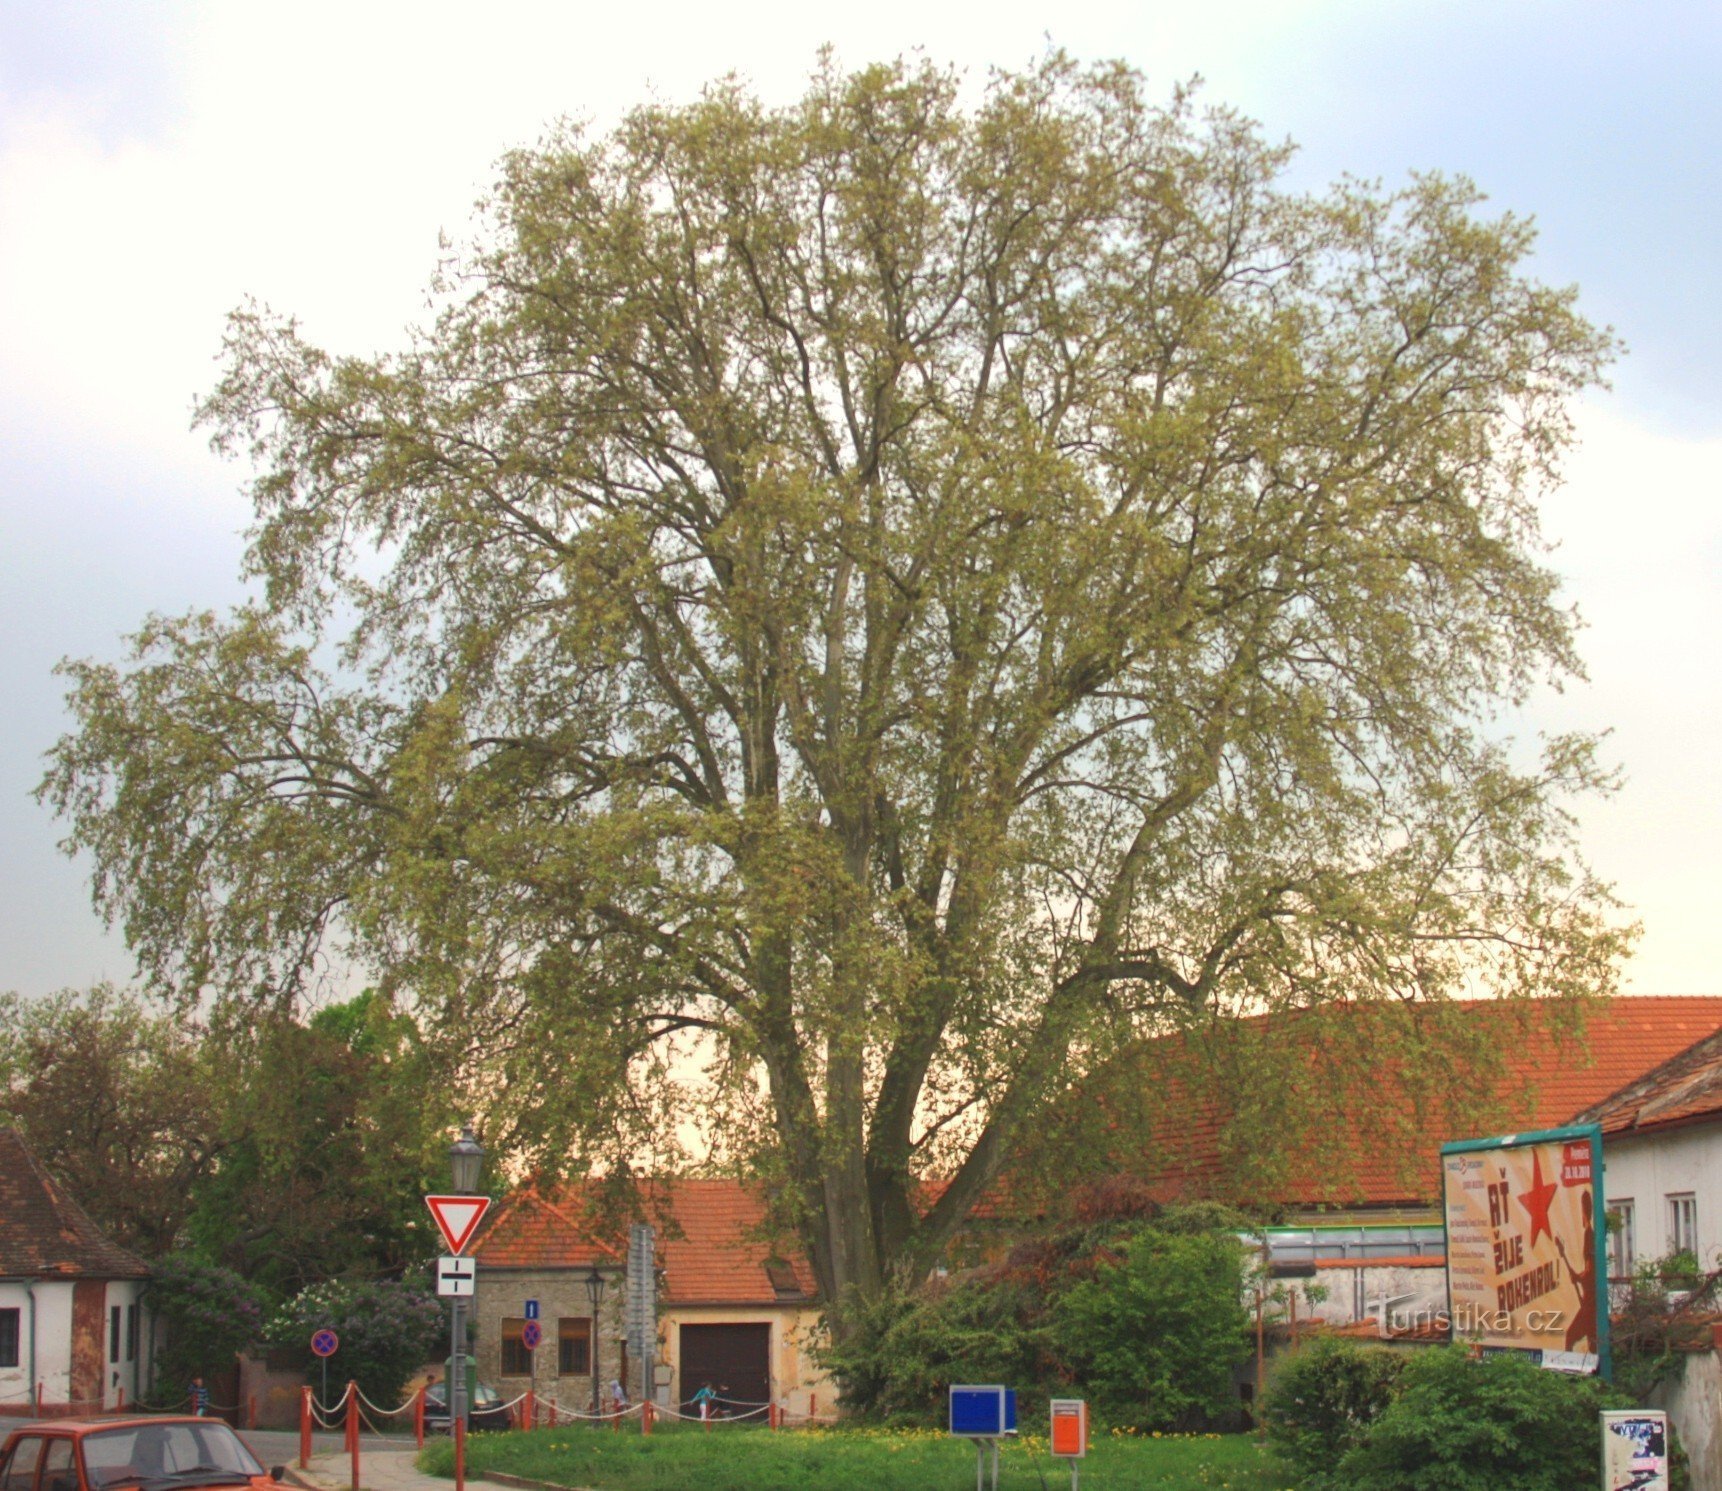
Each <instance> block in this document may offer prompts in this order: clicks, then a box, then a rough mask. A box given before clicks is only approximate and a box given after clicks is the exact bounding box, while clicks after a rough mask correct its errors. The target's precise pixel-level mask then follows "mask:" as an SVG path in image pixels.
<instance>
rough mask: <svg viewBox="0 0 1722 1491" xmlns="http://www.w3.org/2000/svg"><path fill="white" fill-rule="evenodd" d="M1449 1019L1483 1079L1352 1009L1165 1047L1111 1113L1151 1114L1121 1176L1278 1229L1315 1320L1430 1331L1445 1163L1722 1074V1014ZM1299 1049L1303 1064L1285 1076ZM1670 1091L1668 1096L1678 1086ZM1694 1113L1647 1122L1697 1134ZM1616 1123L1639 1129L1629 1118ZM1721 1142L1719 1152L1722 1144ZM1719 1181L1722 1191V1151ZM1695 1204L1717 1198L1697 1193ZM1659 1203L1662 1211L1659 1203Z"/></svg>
mask: <svg viewBox="0 0 1722 1491" xmlns="http://www.w3.org/2000/svg"><path fill="white" fill-rule="evenodd" d="M1575 1015H1576V1018H1575ZM1437 1017H1438V1018H1441V1017H1444V1018H1447V1019H1451V1020H1454V1021H1457V1022H1458V1024H1457V1027H1456V1028H1457V1030H1458V1032H1459V1034H1460V1035H1461V1036H1462V1037H1463V1039H1464V1040H1468V1041H1469V1042H1470V1043H1471V1046H1472V1049H1474V1050H1475V1051H1476V1052H1478V1053H1480V1054H1479V1059H1478V1060H1477V1061H1476V1062H1475V1063H1472V1062H1467V1061H1464V1060H1463V1059H1461V1060H1460V1062H1459V1063H1458V1065H1457V1066H1456V1067H1455V1068H1454V1069H1452V1070H1439V1071H1433V1072H1431V1071H1428V1070H1422V1069H1419V1068H1417V1067H1416V1066H1415V1065H1414V1064H1413V1063H1410V1062H1407V1061H1404V1060H1401V1059H1400V1057H1399V1056H1398V1054H1397V1052H1398V1050H1399V1046H1398V1044H1397V1042H1396V1039H1395V1036H1396V1033H1399V1032H1400V1031H1402V1029H1403V1025H1404V1022H1406V1021H1410V1020H1415V1019H1417V1018H1420V1016H1419V1013H1418V1011H1417V1010H1416V1008H1415V1007H1412V1008H1411V1009H1409V1010H1407V1009H1400V1008H1394V1007H1388V1008H1383V1007H1379V1006H1373V1005H1356V1006H1349V1007H1337V1008H1333V1009H1329V1010H1326V1011H1322V1012H1319V1014H1310V1015H1303V1014H1300V1015H1293V1016H1276V1017H1267V1018H1264V1019H1260V1020H1252V1021H1241V1022H1234V1024H1233V1025H1232V1026H1231V1027H1230V1028H1227V1029H1223V1030H1220V1031H1218V1032H1217V1033H1216V1035H1215V1038H1214V1039H1213V1040H1212V1041H1211V1042H1206V1043H1204V1042H1203V1041H1202V1040H1200V1039H1199V1038H1198V1039H1192V1040H1185V1039H1184V1038H1181V1037H1180V1038H1173V1039H1169V1040H1166V1041H1161V1042H1149V1043H1147V1045H1146V1047H1144V1048H1143V1049H1142V1051H1141V1052H1140V1053H1138V1056H1137V1058H1136V1059H1137V1060H1138V1061H1139V1065H1138V1066H1137V1067H1136V1068H1135V1077H1134V1080H1133V1081H1131V1082H1126V1083H1118V1082H1117V1081H1116V1080H1115V1081H1113V1082H1112V1083H1110V1084H1109V1090H1110V1091H1111V1092H1114V1093H1116V1092H1118V1091H1119V1090H1121V1089H1122V1090H1123V1091H1124V1092H1125V1093H1126V1094H1127V1095H1128V1094H1129V1093H1131V1092H1137V1093H1140V1094H1142V1095H1143V1096H1142V1099H1141V1102H1142V1106H1141V1107H1140V1108H1139V1109H1138V1110H1137V1112H1135V1113H1134V1114H1129V1115H1114V1117H1113V1118H1112V1120H1111V1123H1112V1127H1111V1129H1110V1132H1109V1135H1108V1139H1109V1147H1110V1150H1111V1157H1112V1161H1113V1163H1114V1164H1115V1165H1116V1166H1117V1167H1118V1169H1119V1171H1120V1172H1121V1173H1125V1174H1133V1175H1134V1176H1135V1177H1136V1178H1137V1179H1138V1181H1139V1182H1140V1183H1141V1185H1142V1186H1143V1187H1144V1188H1145V1189H1146V1190H1147V1191H1148V1192H1149V1193H1150V1194H1151V1195H1152V1196H1153V1197H1154V1198H1155V1199H1157V1200H1159V1201H1161V1202H1179V1201H1196V1200H1220V1201H1227V1202H1231V1203H1234V1204H1237V1205H1241V1206H1244V1207H1246V1208H1248V1209H1250V1210H1252V1211H1254V1212H1256V1213H1257V1214H1261V1213H1266V1214H1268V1215H1270V1216H1273V1217H1275V1219H1276V1220H1275V1222H1274V1224H1273V1225H1270V1226H1268V1227H1266V1229H1265V1236H1266V1241H1267V1244H1268V1249H1269V1258H1270V1261H1271V1263H1272V1264H1273V1265H1274V1267H1275V1268H1276V1270H1277V1271H1279V1272H1281V1273H1290V1272H1293V1271H1296V1272H1298V1273H1301V1274H1306V1275H1308V1277H1307V1279H1306V1280H1304V1281H1300V1282H1296V1283H1293V1282H1292V1281H1290V1280H1288V1281H1287V1285H1288V1287H1289V1288H1291V1289H1292V1290H1293V1292H1295V1293H1297V1294H1298V1296H1299V1310H1300V1313H1303V1314H1305V1315H1307V1316H1314V1317H1319V1318H1322V1319H1325V1320H1326V1321H1328V1322H1329V1323H1330V1324H1335V1325H1340V1324H1348V1323H1351V1322H1355V1321H1358V1320H1360V1319H1366V1318H1370V1317H1374V1318H1375V1319H1376V1320H1378V1321H1381V1322H1386V1321H1388V1320H1392V1319H1397V1320H1400V1321H1403V1322H1407V1323H1409V1324H1410V1325H1412V1326H1415V1325H1416V1324H1418V1323H1419V1322H1420V1321H1421V1320H1423V1319H1425V1318H1432V1317H1434V1316H1435V1315H1436V1314H1438V1313H1439V1312H1440V1311H1441V1310H1442V1309H1444V1307H1445V1302H1446V1301H1445V1273H1444V1265H1445V1261H1446V1259H1445V1241H1444V1233H1443V1229H1442V1224H1441V1214H1440V1205H1439V1203H1440V1195H1441V1186H1440V1162H1439V1154H1440V1147H1441V1145H1442V1144H1443V1143H1445V1142H1447V1141H1449V1140H1454V1139H1465V1138H1475V1137H1481V1136H1484V1135H1488V1134H1496V1133H1511V1132H1522V1131H1526V1130H1531V1129H1547V1128H1555V1127H1559V1126H1561V1125H1563V1124H1566V1123H1570V1122H1572V1121H1574V1118H1575V1115H1579V1114H1583V1113H1586V1112H1588V1111H1590V1110H1592V1109H1593V1108H1594V1107H1595V1106H1596V1105H1598V1104H1599V1103H1601V1102H1602V1101H1603V1100H1604V1099H1607V1098H1610V1097H1611V1096H1612V1095H1616V1094H1620V1093H1622V1091H1623V1089H1624V1090H1625V1091H1627V1092H1632V1091H1635V1090H1636V1086H1635V1084H1639V1083H1641V1081H1648V1079H1649V1077H1651V1076H1653V1075H1654V1074H1655V1073H1657V1072H1658V1071H1659V1070H1661V1069H1662V1068H1663V1065H1664V1063H1670V1062H1671V1059H1672V1058H1676V1057H1679V1056H1681V1053H1685V1052H1688V1048H1692V1047H1694V1043H1698V1044H1699V1046H1700V1047H1702V1048H1703V1049H1704V1050H1706V1051H1709V1052H1710V1053H1711V1054H1712V1055H1713V1056H1714V1057H1715V1059H1716V1061H1717V1063H1718V1066H1719V1069H1722V997H1712V996H1650V995H1623V996H1618V997H1615V998H1612V999H1607V1000H1601V1001H1596V1002H1595V1003H1593V1004H1591V1005H1590V1006H1589V1007H1588V1008H1586V1009H1584V1010H1582V1011H1573V1010H1571V1009H1570V1008H1568V1007H1565V1006H1562V1005H1558V1004H1552V1003H1545V1002H1542V1001H1537V1000H1515V1001H1501V1002H1492V1001H1470V1002H1464V1003H1460V1004H1456V1005H1452V1006H1448V1007H1447V1008H1446V1010H1445V1011H1444V1012H1442V1013H1441V1014H1440V1015H1438V1016H1437ZM1256 1042H1266V1043H1272V1044H1273V1045H1274V1046H1275V1048H1276V1051H1275V1056H1276V1062H1275V1063H1274V1065H1275V1068H1276V1070H1277V1071H1278V1072H1279V1073H1280V1078H1279V1080H1280V1082H1281V1084H1282V1085H1281V1086H1280V1087H1267V1088H1265V1090H1264V1084H1263V1083H1262V1082H1261V1081H1260V1079H1259V1078H1258V1075H1257V1073H1258V1070H1259V1065H1258V1063H1256V1062H1255V1061H1253V1060H1252V1049H1253V1046H1254V1043H1256ZM1288 1045H1290V1046H1292V1047H1293V1048H1295V1049H1296V1050H1297V1052H1298V1053H1299V1054H1300V1055H1301V1057H1302V1061H1301V1063H1300V1062H1297V1061H1293V1062H1286V1061H1284V1060H1283V1059H1279V1058H1283V1056H1284V1055H1285V1048H1286V1046H1288ZM1483 1056H1487V1057H1488V1059H1487V1060H1484V1059H1482V1057H1483ZM1692 1064H1693V1062H1692V1061H1688V1062H1687V1065H1692ZM1674 1065H1675V1066H1676V1067H1678V1069H1679V1070H1680V1071H1681V1072H1684V1071H1685V1070H1686V1067H1685V1066H1680V1064H1679V1063H1674ZM1288 1074H1289V1075H1288ZM1689 1075H1690V1074H1689ZM1669 1080H1670V1084H1671V1085H1670V1088H1669V1090H1670V1092H1672V1091H1673V1090H1674V1086H1675V1085H1677V1084H1675V1081H1674V1079H1673V1078H1670V1079H1669ZM1661 1090H1662V1089H1661V1087H1660V1086H1659V1087H1658V1088H1657V1091H1661ZM1717 1093H1718V1095H1719V1097H1722V1075H1719V1077H1718V1084H1717ZM1697 1101H1698V1100H1697V1099H1696V1098H1695V1097H1691V1096H1689V1097H1688V1098H1686V1099H1684V1100H1683V1102H1684V1106H1680V1107H1679V1108H1678V1109H1676V1108H1675V1106H1674V1105H1673V1102H1672V1100H1669V1101H1668V1102H1666V1103H1665V1104H1664V1105H1663V1106H1661V1107H1651V1108H1649V1109H1647V1110H1646V1111H1649V1112H1656V1113H1659V1114H1662V1115H1663V1116H1664V1120H1665V1121H1673V1122H1685V1121H1690V1120H1691V1118H1692V1113H1691V1112H1690V1111H1689V1110H1690V1109H1691V1108H1692V1107H1693V1105H1694V1103H1695V1102H1697ZM1263 1109H1266V1110H1268V1111H1269V1112H1270V1113H1271V1114H1272V1116H1273V1121H1274V1122H1275V1123H1276V1124H1277V1125H1278V1138H1279V1145H1278V1152H1277V1153H1275V1154H1273V1155H1271V1156H1264V1155H1262V1154H1259V1153H1256V1152H1253V1151H1252V1149H1251V1144H1252V1142H1253V1140H1254V1138H1255V1136H1257V1135H1259V1134H1260V1132H1261V1110H1263ZM1252 1110H1253V1111H1252ZM1614 1111H1617V1112H1624V1111H1625V1107H1624V1099H1621V1100H1619V1101H1617V1103H1616V1105H1615V1110H1614ZM1633 1111H1634V1112H1637V1111H1639V1110H1637V1109H1635V1110H1633ZM1676 1111H1678V1113H1679V1115H1680V1117H1679V1118H1674V1116H1673V1115H1674V1114H1675V1112H1676ZM1718 1117H1722V1113H1719V1114H1718ZM1716 1132H1717V1134H1718V1137H1719V1138H1722V1127H1719V1128H1718V1129H1717V1131H1716ZM1138 1137H1140V1141H1141V1142H1140V1151H1139V1154H1138V1156H1137V1157H1136V1160H1135V1163H1132V1156H1131V1154H1130V1152H1129V1150H1130V1145H1131V1143H1132V1142H1133V1141H1134V1140H1136V1139H1137V1138H1138ZM1612 1138H1613V1142H1609V1141H1608V1140H1607V1139H1605V1150H1606V1151H1607V1153H1608V1155H1609V1177H1610V1179H1609V1191H1608V1193H1607V1194H1608V1195H1609V1197H1610V1200H1611V1204H1612V1201H1613V1198H1614V1196H1615V1194H1616V1190H1615V1184H1616V1178H1617V1175H1618V1174H1619V1170H1618V1168H1617V1167H1618V1166H1620V1165H1622V1164H1624V1163H1625V1160H1624V1156H1622V1158H1621V1159H1619V1160H1617V1158H1616V1156H1617V1154H1618V1153H1619V1152H1620V1151H1619V1150H1618V1149H1617V1145H1618V1144H1619V1141H1620V1138H1621V1133H1620V1132H1619V1131H1617V1132H1616V1133H1615V1134H1614V1135H1613V1136H1612ZM1662 1153H1663V1154H1664V1155H1665V1156H1667V1155H1668V1154H1669V1151H1668V1149H1667V1147H1666V1146H1665V1147H1664V1148H1663V1151H1662ZM1664 1163H1665V1164H1670V1165H1671V1164H1673V1163H1674V1162H1673V1160H1672V1159H1666V1158H1665V1160H1664ZM1672 1173H1673V1172H1672V1171H1671V1172H1670V1174H1672ZM1716 1177H1717V1180H1718V1182H1719V1183H1722V1145H1719V1147H1718V1152H1717V1161H1716ZM1636 1183H1637V1182H1635V1184H1636ZM1642 1184H1643V1185H1648V1184H1650V1182H1649V1181H1646V1182H1643V1183H1642ZM1657 1184H1658V1185H1660V1184H1661V1182H1660V1181H1658V1182H1657ZM1669 1184H1673V1181H1672V1180H1670V1181H1669ZM1692 1187H1693V1189H1694V1191H1697V1190H1699V1189H1701V1187H1700V1186H1699V1184H1698V1181H1697V1180H1696V1179H1694V1180H1693V1182H1692ZM1623 1194H1625V1193H1623ZM1646 1194H1650V1193H1649V1192H1648V1191H1647V1192H1646ZM1655 1194H1656V1195H1657V1196H1658V1198H1659V1205H1661V1204H1663V1192H1662V1191H1661V1190H1658V1191H1657V1192H1656V1193H1655ZM1674 1194H1682V1193H1674ZM1714 1194H1716V1195H1717V1198H1718V1199H1717V1203H1716V1205H1715V1206H1714V1207H1712V1208H1710V1212H1711V1213H1712V1214H1713V1216H1714V1223H1715V1224H1717V1225H1716V1226H1715V1230H1716V1232H1717V1236H1716V1237H1715V1238H1714V1239H1713V1240H1710V1241H1713V1242H1714V1244H1715V1245H1716V1246H1718V1247H1722V1191H1717V1192H1715V1193H1714ZM1664 1209H1666V1207H1665V1206H1664ZM1705 1237H1706V1239H1709V1234H1708V1233H1706V1234H1705ZM1658 1246H1659V1248H1660V1246H1661V1244H1660V1234H1658ZM1312 1285H1319V1286H1320V1287H1319V1288H1315V1289H1313V1290H1312V1289H1311V1287H1310V1286H1312Z"/></svg>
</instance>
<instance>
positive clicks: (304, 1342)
mask: <svg viewBox="0 0 1722 1491" xmlns="http://www.w3.org/2000/svg"><path fill="white" fill-rule="evenodd" d="M325 1328H327V1329H330V1330H333V1331H334V1332H335V1333H336V1335H338V1336H339V1337H340V1339H341V1345H340V1349H339V1351H337V1352H336V1354H335V1355H334V1356H332V1357H331V1358H330V1359H329V1378H330V1381H331V1383H334V1382H337V1381H339V1382H345V1381H347V1380H348V1379H349V1378H350V1379H352V1380H353V1381H355V1382H357V1383H358V1384H359V1389H360V1391H362V1392H363V1393H364V1394H365V1396H366V1397H367V1398H369V1399H370V1400H371V1401H372V1402H373V1403H378V1404H381V1405H382V1406H383V1407H385V1408H392V1407H394V1405H395V1401H396V1399H398V1398H399V1397H400V1394H401V1390H402V1388H403V1386H404V1385H405V1383H406V1380H407V1379H408V1378H409V1377H411V1376H412V1375H413V1373H414V1372H416V1371H418V1369H419V1368H420V1367H422V1366H423V1365H424V1364H425V1362H426V1361H427V1360H429V1359H430V1358H431V1357H432V1356H433V1355H434V1356H437V1357H441V1356H442V1355H443V1354H444V1352H446V1350H447V1349H448V1344H447V1343H448V1334H447V1326H446V1324H445V1322H444V1318H443V1312H442V1306H441V1305H440V1304H438V1302H437V1300H436V1297H435V1296H434V1295H430V1294H426V1293H425V1292H424V1291H423V1290H421V1289H414V1288H413V1287H412V1286H411V1285H408V1284H402V1283H396V1282H394V1281H392V1280H381V1281H378V1282H375V1283H351V1282H348V1281H345V1280H335V1281H332V1282H330V1283H327V1284H313V1285H311V1286H310V1287H309V1288H307V1289H302V1290H300V1291H299V1293H298V1294H296V1295H295V1296H294V1297H293V1299H292V1300H291V1301H290V1302H289V1303H288V1304H286V1305H285V1306H283V1307H282V1308H281V1309H280V1310H279V1311H277V1312H276V1314H275V1316H274V1318H273V1319H272V1320H270V1322H269V1340H270V1342H271V1343H272V1344H273V1345H275V1346H278V1347H286V1348H290V1349H292V1350H294V1351H296V1352H298V1354H299V1357H300V1366H301V1368H302V1370H303V1371H304V1372H305V1374H306V1378H307V1380H310V1378H311V1375H312V1373H313V1371H314V1369H316V1367H317V1362H318V1358H316V1357H315V1356H313V1355H312V1353H311V1337H312V1335H313V1334H314V1333H315V1332H317V1331H319V1330H323V1329H325Z"/></svg>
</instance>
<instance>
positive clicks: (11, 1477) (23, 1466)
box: [0, 1310, 42, 1491]
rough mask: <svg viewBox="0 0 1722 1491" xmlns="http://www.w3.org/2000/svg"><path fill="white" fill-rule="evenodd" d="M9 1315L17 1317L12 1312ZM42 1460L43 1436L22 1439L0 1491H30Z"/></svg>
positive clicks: (1, 1481)
mask: <svg viewBox="0 0 1722 1491" xmlns="http://www.w3.org/2000/svg"><path fill="white" fill-rule="evenodd" d="M8 1313H9V1314H13V1315H16V1314H17V1313H18V1312H17V1311H16V1310H12V1311H9V1312H8ZM41 1458H42V1436H41V1435H40V1434H31V1435H29V1436H27V1437H26V1438H24V1439H20V1440H19V1441H18V1443H17V1445H16V1446H15V1447H14V1449H13V1451H12V1459H11V1461H10V1462H9V1463H8V1464H7V1466H6V1476H5V1479H4V1480H0V1491H30V1487H31V1485H32V1484H33V1483H34V1482H35V1479H36V1462H37V1461H38V1460H40V1459H41Z"/></svg>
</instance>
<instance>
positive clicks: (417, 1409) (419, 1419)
mask: <svg viewBox="0 0 1722 1491" xmlns="http://www.w3.org/2000/svg"><path fill="white" fill-rule="evenodd" d="M413 1438H414V1439H415V1440H417V1441H418V1447H419V1448H420V1449H421V1450H422V1449H423V1448H424V1447H425V1386H424V1384H423V1383H422V1382H421V1383H420V1384H419V1390H418V1391H417V1392H416V1393H414V1394H413Z"/></svg>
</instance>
